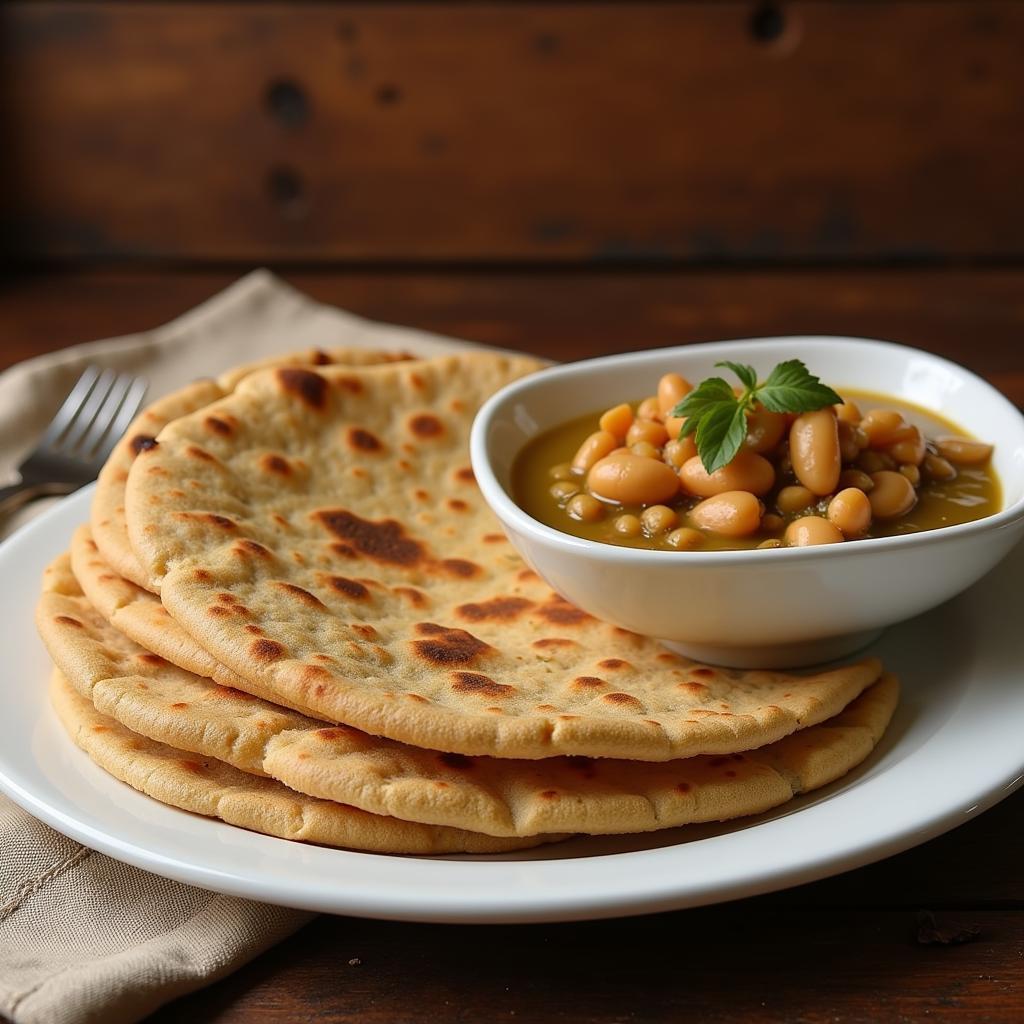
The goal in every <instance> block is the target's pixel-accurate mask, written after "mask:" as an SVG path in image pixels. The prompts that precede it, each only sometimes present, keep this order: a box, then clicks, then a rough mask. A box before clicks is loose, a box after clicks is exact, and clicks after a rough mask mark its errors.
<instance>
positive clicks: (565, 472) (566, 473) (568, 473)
mask: <svg viewBox="0 0 1024 1024" xmlns="http://www.w3.org/2000/svg"><path fill="white" fill-rule="evenodd" d="M548 473H549V474H550V476H551V479H552V480H571V479H572V478H573V477H574V476H576V474H575V473H573V471H572V466H571V465H570V464H569V463H568V462H560V463H559V464H558V465H557V466H552V467H551V469H549V470H548Z"/></svg>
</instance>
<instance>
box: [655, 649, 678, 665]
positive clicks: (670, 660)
mask: <svg viewBox="0 0 1024 1024" xmlns="http://www.w3.org/2000/svg"><path fill="white" fill-rule="evenodd" d="M656 657H657V660H658V661H663V662H665V663H666V664H667V665H681V664H682V663H683V661H684V659H683V658H681V657H680V656H679V655H678V654H673V653H672V652H671V651H662V652H661V653H660V654H658V655H657V656H656Z"/></svg>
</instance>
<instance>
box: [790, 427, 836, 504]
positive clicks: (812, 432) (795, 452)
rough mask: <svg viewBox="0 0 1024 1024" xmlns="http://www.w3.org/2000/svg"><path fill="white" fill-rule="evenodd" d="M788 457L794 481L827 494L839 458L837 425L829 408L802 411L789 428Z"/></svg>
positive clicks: (821, 493)
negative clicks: (794, 475) (794, 474)
mask: <svg viewBox="0 0 1024 1024" xmlns="http://www.w3.org/2000/svg"><path fill="white" fill-rule="evenodd" d="M789 457H790V459H791V460H792V462H793V472H794V473H796V478H797V480H799V481H800V483H802V484H803V485H804V487H806V488H807V489H808V490H810V491H813V492H814V493H815V494H818V495H824V494H831V493H832V492H833V491H834V490H835V489H836V484H837V483H838V482H839V474H840V472H841V471H842V468H843V464H842V457H841V455H840V452H839V427H838V423H837V421H836V416H835V413H834V412H833V411H832V409H831V408H828V409H818V410H817V411H816V412H805V413H802V414H801V415H800V416H798V417H797V418H796V419H795V420H794V421H793V426H792V427H790V429H789Z"/></svg>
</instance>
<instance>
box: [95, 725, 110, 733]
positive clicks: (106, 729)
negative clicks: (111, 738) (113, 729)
mask: <svg viewBox="0 0 1024 1024" xmlns="http://www.w3.org/2000/svg"><path fill="white" fill-rule="evenodd" d="M92 731H93V732H110V726H109V725H94V726H93V727H92Z"/></svg>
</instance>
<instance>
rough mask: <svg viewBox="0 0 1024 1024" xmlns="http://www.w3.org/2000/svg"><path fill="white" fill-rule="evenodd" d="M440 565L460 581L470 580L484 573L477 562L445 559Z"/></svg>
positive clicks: (462, 559)
mask: <svg viewBox="0 0 1024 1024" xmlns="http://www.w3.org/2000/svg"><path fill="white" fill-rule="evenodd" d="M438 565H439V566H440V568H441V569H442V570H443V571H444V572H446V573H448V574H449V575H450V576H458V577H459V578H460V579H464V580H468V579H472V578H473V577H474V576H479V575H481V574H482V573H483V569H481V568H480V566H479V565H477V564H476V562H470V561H469V560H468V559H465V558H444V559H442V560H441V561H440V562H439V563H438Z"/></svg>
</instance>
